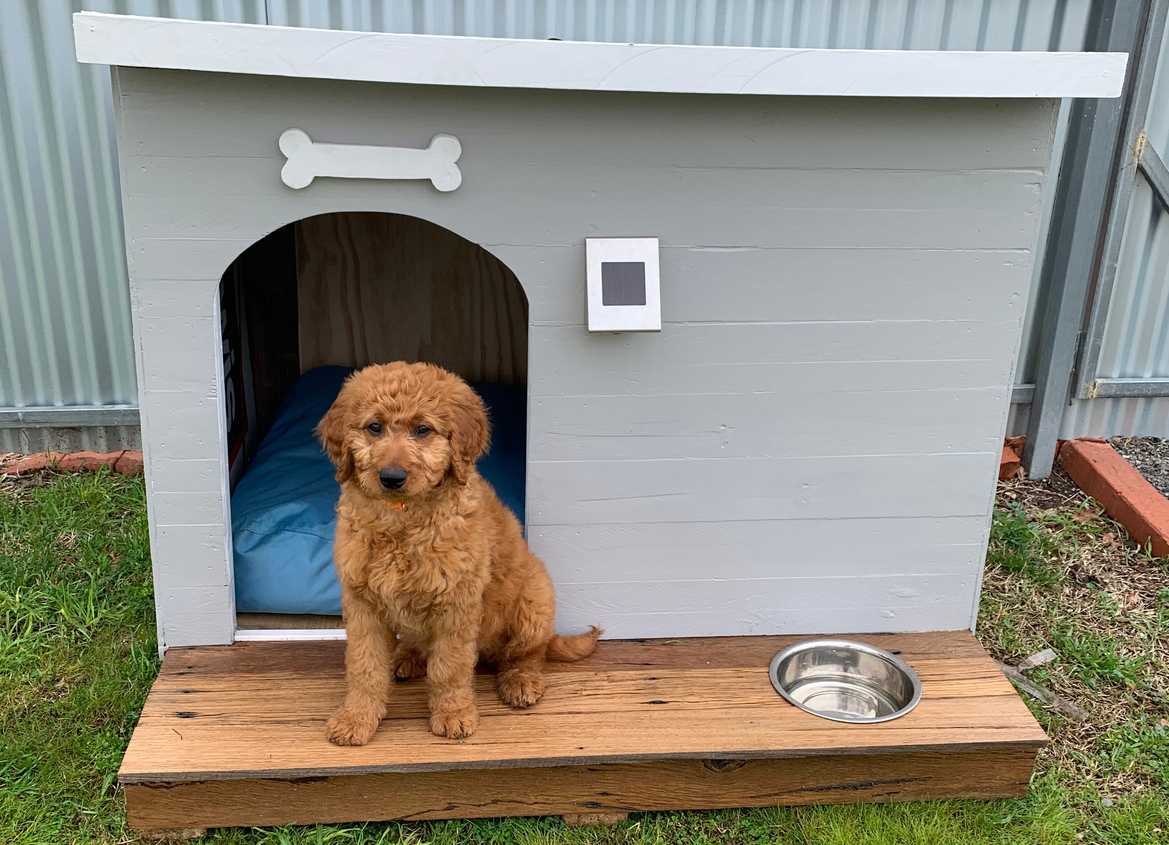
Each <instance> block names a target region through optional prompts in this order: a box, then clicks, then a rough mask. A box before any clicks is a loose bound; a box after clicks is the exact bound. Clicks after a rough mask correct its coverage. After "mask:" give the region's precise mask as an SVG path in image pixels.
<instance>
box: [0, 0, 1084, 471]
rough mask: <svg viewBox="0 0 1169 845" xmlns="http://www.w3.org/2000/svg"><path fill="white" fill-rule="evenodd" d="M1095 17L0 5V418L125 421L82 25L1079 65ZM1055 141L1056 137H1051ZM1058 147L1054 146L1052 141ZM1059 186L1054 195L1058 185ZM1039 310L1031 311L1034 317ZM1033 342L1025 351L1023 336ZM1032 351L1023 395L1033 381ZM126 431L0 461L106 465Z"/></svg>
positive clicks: (1005, 1) (19, 434)
mask: <svg viewBox="0 0 1169 845" xmlns="http://www.w3.org/2000/svg"><path fill="white" fill-rule="evenodd" d="M1090 2H1091V0H409V2H408V1H407V0H268V2H263V0H172V1H171V2H167V0H120V1H119V0H108V2H97V1H96V0H85V2H68V0H40V2H36V0H4V1H3V2H0V202H2V203H3V205H2V206H0V208H3V220H2V221H0V335H2V337H0V408H3V407H10V408H11V407H26V406H62V405H82V406H90V405H123V406H124V405H132V404H133V403H134V402H135V393H134V371H133V361H132V347H131V340H130V327H129V309H128V305H127V295H126V285H125V279H124V257H123V245H122V241H121V234H120V231H119V215H118V193H117V180H116V168H115V165H114V158H113V156H114V148H113V130H112V126H111V119H112V113H111V106H110V97H109V79H108V74H107V73H106V71H105V69H104V68H99V67H93V66H81V65H78V64H77V63H76V62H75V61H74V60H73V39H72V28H71V22H70V15H71V13H72V12H73V11H76V10H78V9H81V8H84V9H89V10H94V11H106V12H118V13H124V14H139V15H157V16H162V17H180V18H191V19H198V20H225V21H242V22H249V23H272V24H281V25H292V26H314V27H328V28H344V29H354V30H379V31H394V32H419V33H430V34H454V35H483V36H514V37H527V38H550V37H556V38H563V39H577V40H601V41H641V42H650V43H687V44H690V43H693V44H732V45H750V46H777V47H788V46H791V47H872V48H885V49H983V50H1079V49H1081V48H1082V45H1083V40H1084V30H1085V25H1086V22H1087V16H1088V11H1089V7H1090ZM1060 131H1061V133H1062V131H1063V128H1062V121H1061V130H1060ZM1060 146H1062V141H1061V144H1060ZM1052 182H1054V180H1052ZM1039 299H1040V297H1038V296H1033V297H1032V308H1031V309H1030V312H1029V314H1028V325H1030V322H1031V312H1033V311H1034V305H1035V303H1036V302H1037V301H1038V300H1039ZM1028 336H1029V335H1028ZM1032 347H1033V342H1030V341H1029V342H1027V343H1025V344H1024V349H1023V356H1022V360H1021V362H1020V369H1019V377H1018V379H1017V381H1019V382H1026V381H1028V380H1029V376H1030V370H1031V361H1032V360H1033V348H1032ZM135 436H136V435H135V434H134V432H132V431H131V430H130V429H128V428H112V429H96V428H94V429H80V430H78V429H72V430H70V431H68V432H65V433H64V434H63V435H58V436H54V437H53V438H48V439H46V438H45V437H44V436H43V432H41V431H38V430H33V429H13V428H2V427H0V450H4V449H12V450H19V451H28V450H33V449H39V448H45V447H46V446H52V447H54V448H105V447H107V446H108V447H109V448H114V447H117V446H120V445H122V443H121V440H122V439H126V440H127V442H129V443H131V444H132V443H133V442H134V437H135Z"/></svg>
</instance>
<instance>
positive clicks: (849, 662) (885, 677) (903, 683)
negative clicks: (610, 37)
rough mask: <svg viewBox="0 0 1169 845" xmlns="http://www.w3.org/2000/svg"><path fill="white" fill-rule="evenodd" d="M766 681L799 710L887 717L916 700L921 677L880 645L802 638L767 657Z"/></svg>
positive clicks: (863, 718) (837, 718) (867, 719)
mask: <svg viewBox="0 0 1169 845" xmlns="http://www.w3.org/2000/svg"><path fill="white" fill-rule="evenodd" d="M770 671H771V685H772V686H773V687H775V691H776V692H778V693H779V694H780V695H782V696H783V697H784V698H786V699H787V700H788V701H790V702H791V703H792V704H794V705H795V706H796V707H798V708H800V709H801V710H805V711H807V712H808V713H811V714H813V715H815V716H821V717H823V718H825V719H831V720H832V721H834V722H859V723H866V724H867V723H871V722H887V721H889V720H890V719H896V718H898V717H899V716H904V715H905V714H906V713H908V712H909V711H910V710H912V709H913V708H914V707H916V706H917V702H918V701H920V700H921V679H920V678H918V677H917V673H916V672H914V671H913V670H912V669H911V668H909V664H908V663H906V662H905V661H904V660H902V659H901V658H900V657H897V656H896V655H893V654H890V653H889V652H887V651H885V650H884V649H880V648H876V647H875V646H871V645H865V644H864V643H856V642H851V641H849V640H807V641H806V642H802V643H796V644H795V645H793V646H789V647H788V648H785V649H784V650H783V651H781V652H780V653H779V654H777V655H775V657H773V658H772V660H771V669H770Z"/></svg>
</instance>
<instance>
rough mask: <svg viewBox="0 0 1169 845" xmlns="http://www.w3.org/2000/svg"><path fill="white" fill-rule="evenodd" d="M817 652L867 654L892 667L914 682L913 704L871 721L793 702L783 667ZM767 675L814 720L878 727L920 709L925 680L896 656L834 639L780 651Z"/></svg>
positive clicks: (788, 698)
mask: <svg viewBox="0 0 1169 845" xmlns="http://www.w3.org/2000/svg"><path fill="white" fill-rule="evenodd" d="M817 648H846V649H852V650H856V651H862V652H865V653H866V654H869V655H871V656H873V657H878V658H880V659H882V660H884V661H886V662H888V663H892V664H893V665H894V666H895V667H897V668H898V669H900V670H901V671H902V672H903V673H904V674H905V676H906V677H907V678H909V680H910V683H911V685H912V690H913V691H912V694H911V695H910V697H909V702H908V703H907V704H906V705H905V706H904V707H901V708H899V709H897V710H896V711H894V712H893V713H890V714H889V715H888V716H873V717H871V718H849V717H847V716H837V715H831V714H828V713H824V712H822V711H820V710H813V709H812V708H811V707H805V706H804V705H803V704H802V703H800V702H799V701H796V700H795V699H794V698H792V696H791V695H790V694H789V693H788V691H787V690H786V689H784V687H783V684H781V683H780V682H779V666H780V664H781V663H783V662H784V661H785V660H786V659H787V658H789V657H791V656H793V655H796V654H799V653H801V652H804V651H811V650H812V649H817ZM767 674H768V675H769V676H770V678H771V685H772V686H773V687H775V691H776V692H778V693H779V694H780V695H782V696H783V697H784V699H785V700H786V701H787V702H788V703H789V704H792V705H795V706H796V707H798V708H799V709H800V710H803V711H804V712H805V713H811V714H812V715H813V716H819V717H820V718H821V719H828V720H829V721H832V722H846V723H848V724H852V725H873V724H877V723H878V722H889V721H892V720H893V719H900V718H901V717H902V716H904V715H905V714H906V713H908V712H909V711H911V710H912V709H913V708H914V707H916V706H917V705H918V702H920V701H921V678H920V677H919V676H918V674H917V672H915V671H914V669H913V667H912V666H910V665H909V664H908V663H906V662H905V661H904V660H902V659H901V658H900V657H898V656H897V655H896V654H893V653H891V652H888V651H886V650H885V649H883V648H878V647H877V646H875V645H869V644H868V643H862V642H858V641H856V640H846V639H840V638H836V637H831V638H818V639H812V640H803V641H801V642H798V643H794V644H792V645H789V646H788V647H787V648H785V649H783V650H782V651H780V652H779V653H778V654H776V655H775V657H773V658H771V664H770V665H769V666H768V667H767Z"/></svg>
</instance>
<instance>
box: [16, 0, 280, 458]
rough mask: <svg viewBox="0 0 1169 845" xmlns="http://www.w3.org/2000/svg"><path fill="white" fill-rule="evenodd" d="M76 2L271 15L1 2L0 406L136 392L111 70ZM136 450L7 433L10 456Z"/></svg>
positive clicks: (50, 433) (226, 1)
mask: <svg viewBox="0 0 1169 845" xmlns="http://www.w3.org/2000/svg"><path fill="white" fill-rule="evenodd" d="M81 9H85V10H89V11H100V12H124V13H129V14H136V15H157V16H164V17H185V18H194V19H203V18H205V17H207V16H208V14H209V15H210V16H211V17H212V18H213V19H215V20H229V21H240V22H250V23H261V22H263V20H264V3H263V0H219V2H214V3H206V2H199V0H176V1H174V2H164V0H132V2H114V1H113V0H108V1H107V2H102V0H85V2H77V0H74V2H68V0H40V1H39V2H34V0H28V2H6V3H0V407H7V408H27V407H35V408H41V407H49V408H51V407H64V406H74V405H81V406H98V405H132V404H134V403H135V402H136V401H137V397H136V394H137V390H136V386H135V377H134V355H133V346H132V337H131V329H130V307H129V290H128V288H127V284H126V266H125V265H126V261H125V247H124V243H123V239H122V221H121V210H120V201H119V196H118V191H119V189H118V180H117V162H116V158H115V143H114V128H113V103H112V99H111V94H110V81H109V72H108V70H107V69H106V68H104V67H98V66H94V65H81V64H78V62H77V61H76V59H75V58H74V53H73V24H72V14H73V12H75V11H78V10H81ZM95 422H96V420H95ZM138 445H139V441H138V434H137V431H136V427H134V426H100V425H95V426H91V427H86V428H71V427H65V426H63V427H61V428H59V429H43V428H34V427H29V428H5V429H0V449H4V450H11V451H39V450H41V449H45V448H51V449H55V450H75V449H95V450H98V451H105V450H107V449H120V448H138Z"/></svg>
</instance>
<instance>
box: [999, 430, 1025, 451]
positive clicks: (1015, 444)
mask: <svg viewBox="0 0 1169 845" xmlns="http://www.w3.org/2000/svg"><path fill="white" fill-rule="evenodd" d="M1003 443H1005V444H1006V445H1007V446H1008V447H1010V450H1011V451H1012V452H1014V453H1015V454H1016V455H1022V454H1023V447H1024V446H1026V445H1027V438H1026V437H1025V436H1024V435H1022V434H1020V435H1019V436H1018V437H1008V438H1007V439H1006V440H1004V441H1003Z"/></svg>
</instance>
